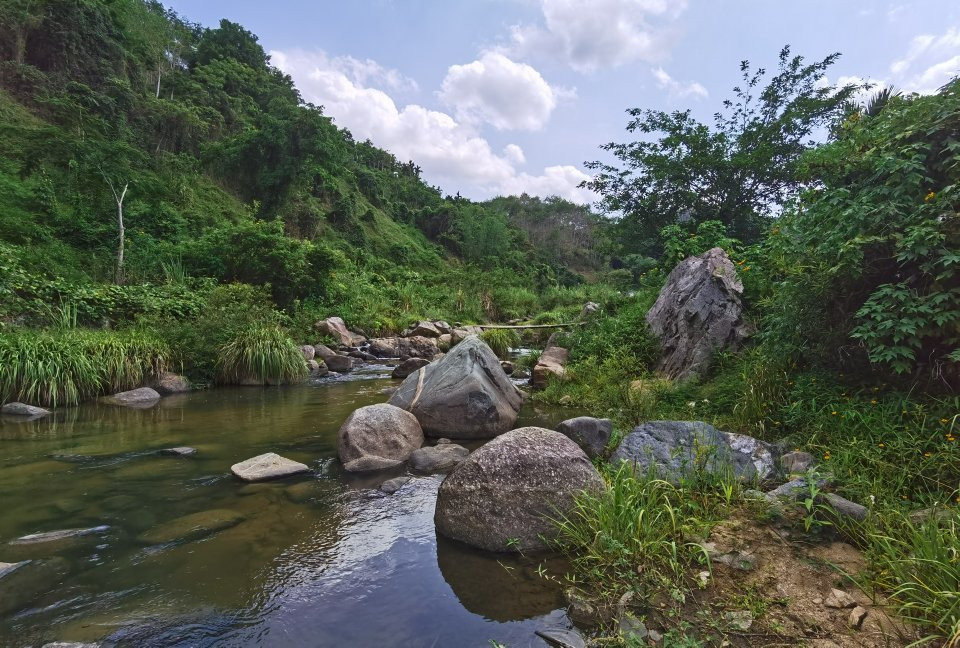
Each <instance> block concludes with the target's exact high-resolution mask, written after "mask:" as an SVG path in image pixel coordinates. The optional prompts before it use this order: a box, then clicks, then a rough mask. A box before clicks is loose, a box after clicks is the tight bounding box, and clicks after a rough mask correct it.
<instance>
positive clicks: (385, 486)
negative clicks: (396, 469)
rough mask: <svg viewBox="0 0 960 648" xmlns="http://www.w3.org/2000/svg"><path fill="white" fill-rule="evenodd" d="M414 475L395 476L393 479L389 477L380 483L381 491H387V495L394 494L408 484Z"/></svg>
mask: <svg viewBox="0 0 960 648" xmlns="http://www.w3.org/2000/svg"><path fill="white" fill-rule="evenodd" d="M411 479H412V477H410V476H409V475H403V476H402V477H394V478H393V479H388V480H387V481H385V482H383V483H382V484H380V491H381V492H383V493H386V494H387V495H393V494H394V493H396V492H397V491H398V490H400V489H401V488H403V487H404V486H406V485H407V484H408V483H409V482H410V480H411Z"/></svg>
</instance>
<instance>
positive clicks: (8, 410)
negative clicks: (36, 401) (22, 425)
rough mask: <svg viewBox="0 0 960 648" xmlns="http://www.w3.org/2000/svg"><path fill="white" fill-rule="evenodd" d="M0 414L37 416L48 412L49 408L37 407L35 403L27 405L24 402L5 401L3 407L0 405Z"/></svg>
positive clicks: (45, 414)
mask: <svg viewBox="0 0 960 648" xmlns="http://www.w3.org/2000/svg"><path fill="white" fill-rule="evenodd" d="M0 414H6V415H7V416H23V417H29V418H39V417H41V416H47V415H48V414H50V410H48V409H44V408H43V407H37V406H36V405H27V404H26V403H7V404H6V405H4V406H3V407H0Z"/></svg>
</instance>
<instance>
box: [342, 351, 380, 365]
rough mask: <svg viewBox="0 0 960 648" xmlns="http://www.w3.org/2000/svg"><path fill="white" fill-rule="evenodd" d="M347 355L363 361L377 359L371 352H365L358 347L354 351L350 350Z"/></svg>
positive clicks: (374, 360)
mask: <svg viewBox="0 0 960 648" xmlns="http://www.w3.org/2000/svg"><path fill="white" fill-rule="evenodd" d="M347 355H348V356H350V357H351V358H356V359H357V360H363V361H364V362H376V361H377V360H378V359H379V358H377V356H375V355H373V354H372V353H367V352H366V351H361V350H359V349H357V350H356V351H351V352H350V353H348V354H347Z"/></svg>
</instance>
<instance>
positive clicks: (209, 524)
mask: <svg viewBox="0 0 960 648" xmlns="http://www.w3.org/2000/svg"><path fill="white" fill-rule="evenodd" d="M244 519H245V518H244V516H243V515H241V514H240V513H237V512H236V511H231V510H229V509H213V510H210V511H200V512H199V513H191V514H190V515H184V516H183V517H179V518H176V519H175V520H171V521H169V522H166V523H164V524H162V525H160V526H159V527H157V528H155V529H151V530H150V531H147V532H146V533H143V534H141V535H140V536H138V537H137V540H139V541H140V542H142V543H143V544H148V545H158V544H169V543H171V542H192V541H194V540H199V539H200V538H205V537H207V536H208V535H212V534H214V533H216V532H217V531H222V530H224V529H229V528H230V527H234V526H237V525H238V524H240V523H241V522H243V521H244Z"/></svg>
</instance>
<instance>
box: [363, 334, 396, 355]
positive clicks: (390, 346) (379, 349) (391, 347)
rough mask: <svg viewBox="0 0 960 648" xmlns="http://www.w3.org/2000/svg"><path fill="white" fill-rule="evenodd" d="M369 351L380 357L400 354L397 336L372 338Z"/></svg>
mask: <svg viewBox="0 0 960 648" xmlns="http://www.w3.org/2000/svg"><path fill="white" fill-rule="evenodd" d="M367 351H369V352H370V353H371V354H372V355H375V356H377V357H378V358H396V357H399V355H400V354H399V353H397V339H396V338H375V339H373V340H370V345H369V346H368V347H367Z"/></svg>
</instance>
